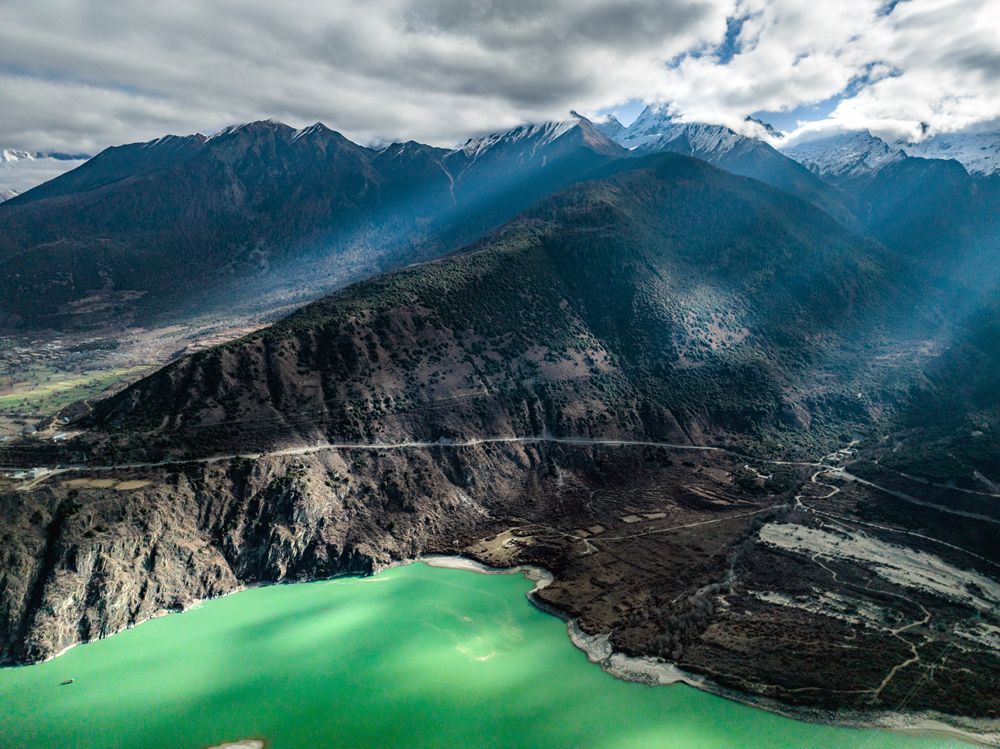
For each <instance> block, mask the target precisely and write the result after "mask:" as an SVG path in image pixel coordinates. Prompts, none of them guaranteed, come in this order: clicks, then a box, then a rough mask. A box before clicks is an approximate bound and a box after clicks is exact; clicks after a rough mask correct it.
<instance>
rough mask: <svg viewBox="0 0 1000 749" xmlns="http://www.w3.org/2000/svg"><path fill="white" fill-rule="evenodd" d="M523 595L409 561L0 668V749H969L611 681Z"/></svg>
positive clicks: (243, 600)
mask: <svg viewBox="0 0 1000 749" xmlns="http://www.w3.org/2000/svg"><path fill="white" fill-rule="evenodd" d="M531 585H532V584H531V583H530V582H529V581H527V580H526V579H525V578H524V577H523V576H522V575H480V574H476V573H473V572H469V571H464V570H456V569H441V568H435V567H430V566H428V565H426V564H422V563H418V564H411V565H407V566H404V567H397V568H394V569H390V570H388V571H386V572H383V573H381V574H379V575H377V576H375V577H370V578H363V579H362V578H343V579H337V580H330V581H324V582H314V583H302V584H296V585H277V586H271V587H265V588H256V589H252V590H247V591H243V592H240V593H237V594H235V595H232V596H229V597H226V598H222V599H218V600H214V601H209V602H206V603H204V604H203V605H200V606H198V607H196V608H194V609H192V610H190V611H187V612H185V613H184V614H180V615H170V616H165V617H162V618H159V619H156V620H153V621H150V622H147V623H145V624H142V625H141V626H138V627H135V628H134V629H130V630H128V631H126V632H122V633H120V634H117V635H115V636H113V637H109V638H107V639H105V640H101V641H99V642H94V643H90V644H87V645H82V646H80V647H76V648H73V649H72V650H70V651H68V652H67V653H65V654H63V655H61V656H60V657H58V658H56V659H54V660H51V661H48V662H46V663H42V664H38V665H34V666H27V667H19V668H6V669H0V746H3V747H5V749H60V748H69V747H72V748H73V749H140V748H141V749H160V748H163V749H168V748H169V749H200V748H201V747H206V746H211V745H217V744H220V743H223V742H227V741H236V740H240V739H257V740H259V741H261V742H266V745H267V746H268V747H270V748H271V749H300V748H301V749H304V748H305V747H309V748H310V749H316V748H327V747H328V748H330V749H348V748H354V747H359V748H360V747H364V748H365V749H370V748H373V747H400V748H403V749H420V748H421V747H435V748H437V747H465V748H473V747H498V748H499V747H504V748H505V749H506V748H509V747H539V748H541V747H546V748H558V749H575V748H578V749H644V748H647V747H648V748H653V747H655V748H656V749H664V748H670V749H710V748H711V749H716V748H718V749H723V748H725V749H733V748H734V747H741V748H750V747H767V749H782V748H784V747H787V748H789V749H791V748H792V747H794V748H795V749H839V748H841V747H843V748H844V749H847V748H848V747H849V748H850V749H890V748H897V747H898V748H899V749H932V748H933V749H943V748H944V747H959V746H962V747H966V746H968V745H967V744H963V743H961V742H958V741H956V740H953V739H948V738H941V737H932V736H904V735H900V734H896V733H889V732H884V731H861V730H856V729H851V728H838V727H831V726H825V725H817V724H811V723H805V722H801V721H797V720H792V719H789V718H785V717H781V716H778V715H774V714H771V713H768V712H764V711H762V710H757V709H754V708H751V707H747V706H744V705H740V704H737V703H735V702H731V701H729V700H725V699H722V698H719V697H715V696H712V695H710V694H706V693H704V692H701V691H698V690H696V689H693V688H690V687H687V686H684V685H680V684H677V685H672V686H667V687H647V686H642V685H639V684H629V683H625V682H622V681H619V680H617V679H615V678H613V677H611V676H609V675H608V674H606V673H604V672H603V671H601V669H600V668H599V667H597V666H595V665H593V664H591V663H589V662H588V661H587V659H586V657H585V656H584V654H583V653H582V652H580V651H579V650H577V649H576V648H575V647H574V646H573V645H572V644H571V643H570V640H569V638H568V637H567V634H566V626H565V624H564V623H563V622H561V621H559V620H558V619H556V618H555V617H552V616H550V615H548V614H545V613H543V612H541V611H540V610H538V609H536V608H535V607H533V606H532V605H531V604H530V603H529V602H528V600H527V599H526V597H525V592H526V591H527V590H529V589H530V587H531ZM68 679H73V683H71V684H65V685H64V684H62V682H63V681H64V680H68ZM259 745H260V744H256V743H253V742H251V743H248V744H246V745H245V746H247V747H251V746H259Z"/></svg>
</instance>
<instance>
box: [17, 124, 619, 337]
mask: <svg viewBox="0 0 1000 749" xmlns="http://www.w3.org/2000/svg"><path fill="white" fill-rule="evenodd" d="M553 128H554V126H552V127H549V128H548V129H546V128H544V127H537V128H535V129H534V130H532V131H531V132H527V129H521V130H519V131H515V133H514V134H513V135H512V134H506V135H500V136H496V137H495V138H494V139H492V140H489V141H487V140H484V142H482V143H480V144H479V145H478V146H477V147H476V148H474V149H473V148H470V147H467V148H466V149H465V150H459V151H454V152H449V151H446V150H443V149H437V148H432V147H430V146H424V145H421V144H417V143H406V144H395V145H392V146H389V147H388V148H386V149H383V150H381V151H376V150H372V149H368V148H364V147H361V146H359V145H357V144H355V143H352V142H351V141H349V140H347V139H346V138H344V137H343V136H341V135H340V134H339V133H336V132H334V131H332V130H329V129H328V128H326V127H324V126H322V125H320V124H317V125H314V126H312V127H309V128H305V129H303V130H298V131H297V130H293V129H292V128H290V127H288V126H286V125H282V124H280V123H274V122H257V123H250V124H247V125H241V126H235V127H232V128H228V129H227V130H224V131H222V132H221V133H219V134H217V135H215V136H213V137H211V138H207V139H206V138H204V137H203V136H191V137H188V138H175V137H168V138H162V139H160V140H157V141H153V142H151V143H145V144H134V145H130V146H122V147H120V148H113V149H108V150H107V151H105V152H103V153H102V154H99V155H98V156H97V157H95V158H94V159H92V160H91V161H90V162H88V163H87V164H85V165H84V166H82V167H81V168H79V169H77V170H74V171H73V172H70V173H68V174H66V175H63V176H62V177H60V178H58V179H56V180H53V181H52V182H51V183H48V184H46V185H42V186H40V187H39V188H36V189H35V190H32V191H30V192H28V193H26V194H25V195H23V196H20V197H19V198H18V199H17V200H14V201H10V202H9V203H5V204H4V206H3V208H2V209H0V261H3V262H4V264H5V268H6V269H7V271H8V272H7V273H6V274H5V275H4V277H3V279H2V280H0V316H2V315H4V314H6V315H7V316H8V319H13V320H20V321H21V322H24V323H26V324H30V325H37V324H52V325H63V324H74V323H77V322H81V323H84V324H93V323H95V322H99V321H101V320H103V319H104V317H106V314H107V313H109V312H111V313H115V314H119V315H120V314H121V313H122V312H128V313H137V314H138V315H139V318H140V320H141V319H148V318H150V317H155V316H157V315H160V316H162V315H165V314H172V315H175V316H178V315H181V314H182V313H183V312H185V311H194V310H198V309H201V308H204V307H206V306H210V305H212V304H216V305H218V304H219V303H220V300H221V299H224V300H225V305H226V307H227V308H228V309H232V307H233V306H238V305H240V304H241V303H242V304H257V305H263V304H265V303H266V300H268V299H272V298H275V299H278V300H279V301H288V297H291V298H292V299H300V300H301V299H303V298H306V299H308V298H309V296H310V295H312V296H315V295H317V294H319V293H321V292H322V291H323V290H329V289H330V288H332V287H336V286H338V285H342V284H343V283H344V282H345V280H350V279H352V278H357V277H358V275H360V274H365V273H371V272H373V271H375V270H378V269H380V268H384V267H387V266H391V265H393V264H399V263H405V262H413V261H415V260H419V259H422V258H427V257H434V256H437V255H440V254H442V253H444V252H446V251H448V250H449V249H452V248H454V247H455V246H459V245H460V244H462V243H465V242H468V241H471V240H472V239H475V238H476V237H478V236H479V235H481V233H482V232H483V231H485V230H488V229H489V228H492V227H494V226H496V225H498V224H500V223H502V222H503V221H505V220H507V219H509V218H510V217H511V216H513V215H514V214H516V213H517V212H518V211H520V210H523V209H524V208H525V207H527V206H528V205H530V203H531V202H533V201H534V200H536V199H538V198H539V197H541V196H543V195H545V194H548V193H549V192H551V191H552V190H554V189H557V188H558V187H561V186H562V185H564V184H566V183H567V182H568V181H570V180H572V179H575V178H577V177H578V176H580V175H581V174H583V173H585V172H586V171H587V170H589V169H590V168H592V167H594V166H596V165H598V164H601V163H604V162H606V161H608V160H609V159H612V158H615V157H617V156H619V155H621V152H622V151H621V149H620V148H618V147H617V146H616V145H614V144H613V143H611V142H610V141H608V140H607V139H606V138H604V137H603V136H601V135H600V134H599V133H597V132H596V131H595V130H593V128H592V127H591V126H590V125H589V123H585V122H584V121H573V122H569V123H563V124H562V125H560V126H559V128H558V131H557V132H554V131H553ZM521 131H525V132H521ZM582 131H586V132H582ZM101 313H105V314H104V315H103V316H102V314H101Z"/></svg>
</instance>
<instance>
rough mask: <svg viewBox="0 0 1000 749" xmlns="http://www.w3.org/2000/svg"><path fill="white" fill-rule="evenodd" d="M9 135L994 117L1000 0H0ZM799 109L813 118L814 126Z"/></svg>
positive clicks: (444, 140) (388, 131) (79, 137)
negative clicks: (604, 120) (256, 123)
mask: <svg viewBox="0 0 1000 749" xmlns="http://www.w3.org/2000/svg"><path fill="white" fill-rule="evenodd" d="M0 8H2V14H0V19H2V21H0V147H4V148H21V149H26V150H29V151H37V150H58V151H69V152H81V151H82V152H90V153H93V152H96V151H98V150H100V149H101V148H103V147H105V146H108V145H111V144H116V143H122V142H131V141H136V140H146V139H150V138H154V137H157V136H159V135H162V134H164V133H168V132H170V133H190V132H195V131H201V132H205V133H209V132H213V131H215V130H218V129H220V128H222V127H223V126H225V125H227V124H231V123H234V122H244V121H248V120H253V119H262V118H267V117H272V118H275V119H280V120H283V121H286V122H288V123H289V124H292V125H305V124H309V123H312V122H315V121H317V120H321V121H323V122H325V123H326V124H328V125H329V126H331V127H333V128H335V129H337V130H340V131H342V132H343V133H345V134H346V135H348V136H349V137H352V138H354V139H356V140H359V141H362V142H374V141H381V140H397V139H408V138H413V139H416V140H421V141H424V142H429V143H434V144H439V145H448V144H453V143H456V142H459V141H461V140H463V139H464V138H466V137H468V136H469V135H472V134H478V133H481V132H484V131H488V130H492V129H498V128H504V127H507V126H511V125H514V124H516V123H518V122H522V121H525V120H539V119H548V118H556V117H565V116H566V113H567V112H568V110H570V109H571V108H572V109H577V110H579V111H581V112H584V113H587V114H596V113H600V112H606V111H617V112H621V113H622V114H623V116H625V117H626V118H627V117H628V116H630V115H631V116H634V115H635V113H636V111H637V109H638V107H639V106H641V104H640V103H641V102H644V101H656V102H666V103H669V105H670V106H671V107H672V108H673V109H674V110H675V111H676V112H677V113H679V114H681V115H682V116H684V117H685V118H689V119H694V120H707V121H712V122H724V123H727V124H737V123H739V122H741V120H742V118H743V116H744V115H745V114H747V113H749V112H767V113H770V114H769V115H768V116H769V117H770V118H771V119H772V121H774V122H776V123H777V124H779V126H781V127H784V128H786V129H790V128H796V127H800V128H801V127H804V128H807V129H808V128H812V129H815V128H827V127H831V126H835V127H849V128H857V127H869V128H871V129H872V130H873V131H875V132H878V133H881V134H885V135H906V136H910V137H916V136H918V134H919V133H920V127H921V125H920V123H926V124H927V125H928V126H929V128H930V132H935V131H948V130H954V129H960V128H964V127H968V126H984V124H988V123H991V122H992V123H993V124H995V122H996V120H997V118H998V117H1000V0H902V1H899V0H896V1H895V2H893V1H891V0H888V1H887V0H836V1H834V0H830V1H829V2H820V1H818V0H659V1H655V0H601V1H598V0H546V2H528V1H527V0H506V1H502V2H501V1H495V2H491V1H490V0H363V1H362V0H336V1H334V2H315V1H314V0H282V2H276V1H275V0H171V2H145V1H143V2H140V1H139V0H132V1H131V2H124V1H123V0H31V1H30V2H28V1H24V2H16V1H15V0H0ZM803 120H812V121H813V122H811V123H810V124H807V125H802V124H801V122H802V121H803Z"/></svg>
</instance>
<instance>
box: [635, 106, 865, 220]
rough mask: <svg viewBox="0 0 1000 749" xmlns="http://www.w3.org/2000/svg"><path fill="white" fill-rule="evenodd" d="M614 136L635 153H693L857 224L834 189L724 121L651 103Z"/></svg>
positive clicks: (800, 166) (840, 218)
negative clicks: (688, 118) (690, 116)
mask: <svg viewBox="0 0 1000 749" xmlns="http://www.w3.org/2000/svg"><path fill="white" fill-rule="evenodd" d="M615 140H616V141H617V142H618V143H619V144H621V145H622V146H624V147H626V148H628V149H630V150H632V151H633V152H634V153H637V154H644V153H660V152H664V151H669V152H673V153H680V154H684V155H685V156H694V157H695V158H698V159H702V160H703V161H707V162H708V163H710V164H712V165H714V166H717V167H719V168H720V169H725V170H726V171H728V172H732V173H733V174H739V175H741V176H744V177H752V178H754V179H757V180H760V181H761V182H766V183H767V184H769V185H771V186H772V187H777V188H778V189H779V190H784V191H785V192H789V193H791V194H793V195H798V196H799V197H801V198H803V199H805V200H808V201H809V202H810V203H812V204H813V205H815V206H818V207H819V208H822V209H823V210H824V211H826V212H827V213H829V214H830V215H831V216H833V217H834V218H836V219H837V220H839V221H841V222H842V223H844V224H845V225H848V226H850V227H852V228H856V227H857V224H856V221H855V219H854V216H853V215H852V213H851V211H850V210H848V208H847V207H846V206H845V205H844V204H843V202H842V199H841V196H840V195H839V194H838V192H837V190H835V189H833V188H831V186H830V185H828V184H826V183H825V182H824V181H823V180H821V179H819V178H818V177H817V176H816V175H814V174H813V173H812V172H810V171H809V170H808V169H807V168H805V167H803V166H802V165H801V164H799V163H798V162H796V161H794V160H793V159H790V158H788V157H787V156H785V155H783V154H781V153H780V152H778V151H777V150H775V149H774V148H772V147H771V146H770V145H768V144H767V143H765V142H764V141H762V140H758V139H756V138H750V137H747V136H745V135H740V134H739V133H737V132H735V131H733V130H731V129H730V128H728V127H725V126H724V125H709V124H705V123H697V122H679V121H677V120H676V118H674V116H673V115H671V114H670V113H669V111H667V110H666V109H663V108H658V107H652V106H650V107H646V109H644V110H643V111H642V113H641V114H640V115H639V116H638V117H637V118H636V120H635V121H634V122H633V123H632V124H631V125H629V126H628V127H627V128H625V129H624V130H622V131H621V132H619V133H618V135H617V136H615Z"/></svg>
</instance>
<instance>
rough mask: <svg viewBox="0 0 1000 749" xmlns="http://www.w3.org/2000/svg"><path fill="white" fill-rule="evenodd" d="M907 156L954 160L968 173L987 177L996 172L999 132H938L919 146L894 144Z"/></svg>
mask: <svg viewBox="0 0 1000 749" xmlns="http://www.w3.org/2000/svg"><path fill="white" fill-rule="evenodd" d="M896 145H897V146H898V147H899V148H902V149H903V150H904V151H906V153H908V154H909V155H910V156H919V157H921V158H924V159H954V160H955V161H957V162H959V163H960V164H961V165H962V166H964V167H965V168H966V170H967V171H968V172H969V173H970V174H978V175H983V176H990V175H993V174H997V173H998V172H1000V132H997V131H995V130H994V131H985V132H957V133H940V134H938V135H934V136H931V137H930V138H927V139H925V140H922V141H920V142H919V143H910V142H907V141H900V142H898V143H897V144H896Z"/></svg>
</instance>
